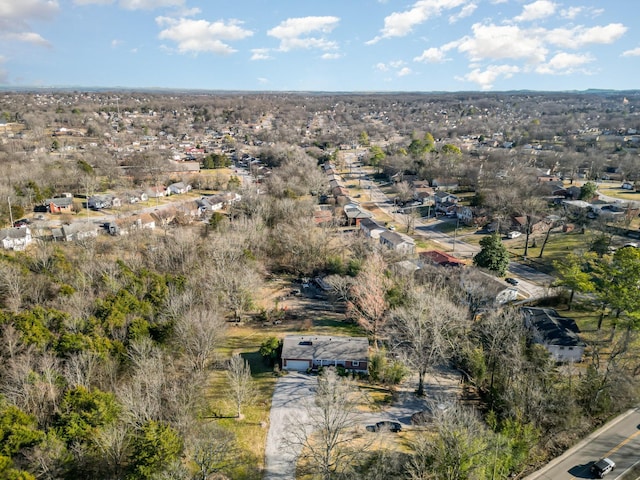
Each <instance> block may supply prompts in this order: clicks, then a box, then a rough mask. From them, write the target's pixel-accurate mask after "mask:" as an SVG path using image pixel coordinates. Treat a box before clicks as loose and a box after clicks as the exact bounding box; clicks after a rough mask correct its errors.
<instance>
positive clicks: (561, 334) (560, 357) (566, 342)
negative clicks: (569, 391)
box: [521, 307, 586, 362]
mask: <svg viewBox="0 0 640 480" xmlns="http://www.w3.org/2000/svg"><path fill="white" fill-rule="evenodd" d="M521 311H522V313H523V315H524V322H525V326H526V327H527V328H528V329H529V330H530V331H531V335H532V340H533V342H534V343H539V344H541V345H542V346H544V348H546V349H547V351H548V352H549V354H550V355H551V358H553V359H554V360H555V361H556V362H580V361H581V360H582V355H583V354H584V349H585V347H586V344H585V343H584V342H583V341H582V340H580V337H579V336H578V333H580V329H579V328H578V326H577V325H576V322H575V321H574V320H573V319H572V318H567V317H561V316H560V315H558V312H556V311H555V310H553V309H552V308H533V307H523V308H522V309H521Z"/></svg>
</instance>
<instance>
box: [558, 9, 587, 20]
mask: <svg viewBox="0 0 640 480" xmlns="http://www.w3.org/2000/svg"><path fill="white" fill-rule="evenodd" d="M583 10H584V7H569V8H565V9H563V10H560V16H561V17H562V18H567V19H569V20H573V19H574V18H576V17H577V16H578V15H580V13H581V12H582V11H583Z"/></svg>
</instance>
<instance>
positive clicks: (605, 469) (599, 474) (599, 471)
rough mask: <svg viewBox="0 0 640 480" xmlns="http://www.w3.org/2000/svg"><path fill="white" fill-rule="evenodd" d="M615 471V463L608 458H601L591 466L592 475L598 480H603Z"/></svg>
mask: <svg viewBox="0 0 640 480" xmlns="http://www.w3.org/2000/svg"><path fill="white" fill-rule="evenodd" d="M615 469H616V464H615V462H614V461H613V460H611V459H610V458H607V457H605V458H601V459H600V460H598V461H597V462H596V463H594V464H593V465H591V473H593V474H594V475H595V476H596V478H603V477H604V476H605V475H606V474H607V473H609V472H613V471H614V470H615Z"/></svg>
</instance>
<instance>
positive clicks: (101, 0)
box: [73, 0, 113, 5]
mask: <svg viewBox="0 0 640 480" xmlns="http://www.w3.org/2000/svg"><path fill="white" fill-rule="evenodd" d="M73 3H74V4H76V5H111V4H112V3H113V0H73Z"/></svg>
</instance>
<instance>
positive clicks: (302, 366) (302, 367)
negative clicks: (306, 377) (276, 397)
mask: <svg viewBox="0 0 640 480" xmlns="http://www.w3.org/2000/svg"><path fill="white" fill-rule="evenodd" d="M283 363H284V365H282V368H283V369H284V370H297V371H298V372H306V371H307V370H308V369H309V367H311V362H310V361H309V360H290V359H284V362H283Z"/></svg>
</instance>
